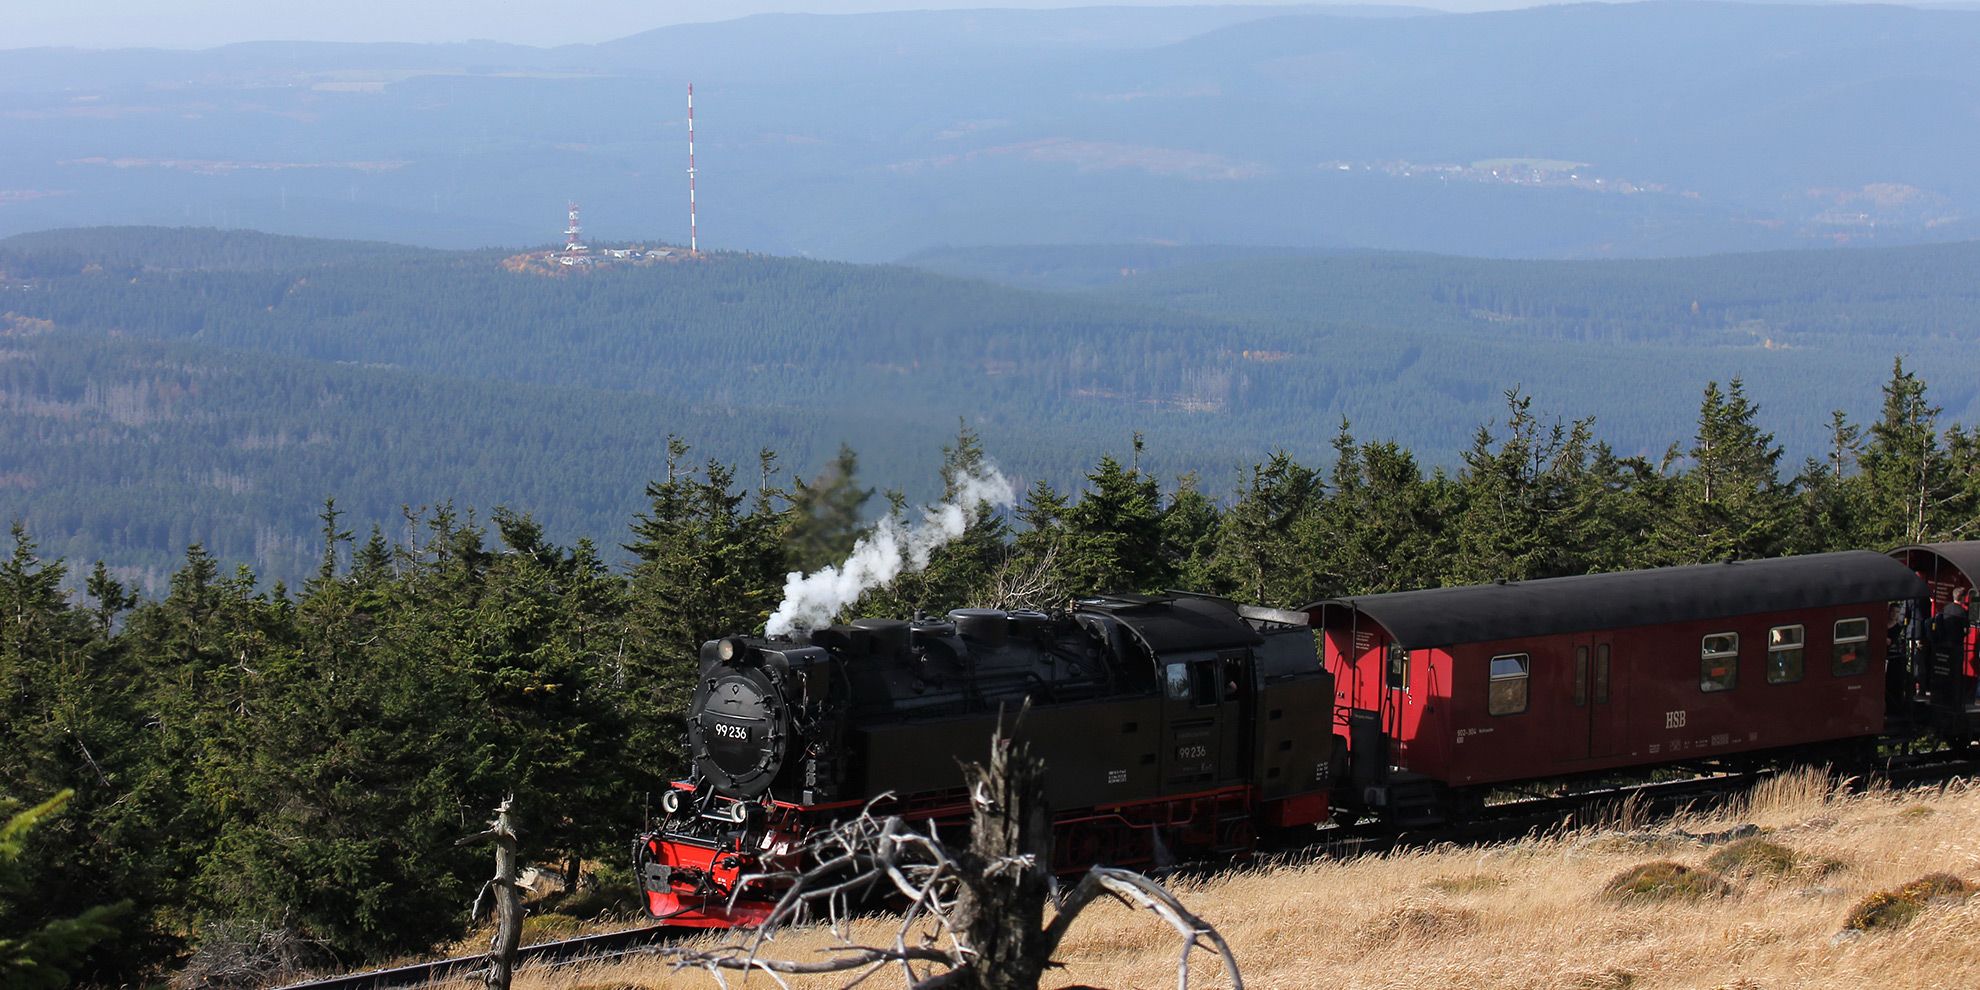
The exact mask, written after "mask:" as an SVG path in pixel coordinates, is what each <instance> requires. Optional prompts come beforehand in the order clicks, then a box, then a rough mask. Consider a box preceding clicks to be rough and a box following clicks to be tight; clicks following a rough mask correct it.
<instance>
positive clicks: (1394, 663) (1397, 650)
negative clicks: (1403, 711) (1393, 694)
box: [1389, 643, 1409, 691]
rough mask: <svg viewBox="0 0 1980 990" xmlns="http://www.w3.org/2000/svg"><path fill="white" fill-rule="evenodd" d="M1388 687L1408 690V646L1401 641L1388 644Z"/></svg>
mask: <svg viewBox="0 0 1980 990" xmlns="http://www.w3.org/2000/svg"><path fill="white" fill-rule="evenodd" d="M1389 689H1390V690H1392V691H1407V690H1409V648H1408V647H1406V646H1404V645H1402V644H1401V643H1390V644H1389Z"/></svg>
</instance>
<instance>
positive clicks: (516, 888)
mask: <svg viewBox="0 0 1980 990" xmlns="http://www.w3.org/2000/svg"><path fill="white" fill-rule="evenodd" d="M514 800H515V797H514V796H510V797H507V798H504V799H503V800H502V803H501V804H500V805H499V806H497V807H496V809H495V820H494V821H492V822H489V823H488V831H486V832H482V833H480V834H478V835H470V836H468V837H467V838H465V839H462V840H461V841H459V842H456V843H454V844H455V845H457V846H465V845H467V844H469V843H473V842H481V841H483V840H491V841H493V842H494V843H495V877H494V879H491V880H489V881H488V883H487V884H485V885H483V886H482V888H481V893H482V895H483V896H486V895H487V894H488V892H489V891H491V890H492V891H494V893H495V937H494V939H493V940H492V941H490V943H489V946H488V973H487V975H486V976H484V977H483V978H482V979H483V980H484V982H486V983H487V984H488V988H489V990H509V980H510V979H512V978H513V977H514V976H515V971H516V947H517V946H519V945H521V944H522V922H523V909H522V885H521V884H518V883H517V882H516V850H517V842H516V831H515V829H514V828H513V827H512V826H511V825H510V824H509V804H510V803H511V802H513V801H514ZM474 917H477V918H479V917H481V897H476V898H475V899H474Z"/></svg>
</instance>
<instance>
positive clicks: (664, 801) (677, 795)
mask: <svg viewBox="0 0 1980 990" xmlns="http://www.w3.org/2000/svg"><path fill="white" fill-rule="evenodd" d="M660 810H661V811H664V812H666V813H667V814H670V815H671V814H674V813H676V812H678V811H680V810H681V792H680V791H668V792H667V793H665V794H662V795H660Z"/></svg>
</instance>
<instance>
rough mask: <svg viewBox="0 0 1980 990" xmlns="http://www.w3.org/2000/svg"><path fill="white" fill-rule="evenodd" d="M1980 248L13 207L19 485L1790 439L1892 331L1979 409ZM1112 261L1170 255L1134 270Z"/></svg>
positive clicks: (227, 508)
mask: <svg viewBox="0 0 1980 990" xmlns="http://www.w3.org/2000/svg"><path fill="white" fill-rule="evenodd" d="M1123 252H1126V254H1123ZM1976 256H1980V248H1977V247H1976V246H1975V245H1972V244H1959V245H1945V246H1929V247H1917V248H1906V249H1894V250H1876V251H1861V252H1848V253H1839V252H1828V253H1819V252H1795V253H1782V254H1768V255H1753V256H1744V257H1730V258H1722V259H1714V260H1712V261H1710V262H1659V261H1648V262H1600V263H1575V264H1565V263H1557V262H1480V261H1474V260H1467V259H1453V258H1439V257H1431V256H1421V255H1408V256H1397V255H1386V254H1330V255H1318V256H1297V255H1295V256H1291V257H1286V256H1274V255H1272V254H1270V253H1262V254H1261V253H1259V252H1255V251H1244V250H1223V251H1207V252H1194V251H1175V252H1151V251H1150V249H1147V248H1127V249H1121V248H1059V249H1036V250H1018V249H1008V250H1005V251H1002V252H997V251H991V250H988V249H978V250H976V251H973V252H960V253H956V254H953V255H951V256H949V257H948V258H947V259H946V260H945V259H943V258H942V257H938V256H930V257H929V258H927V259H924V263H927V264H938V263H940V264H945V265H947V267H949V268H950V269H951V270H952V271H957V272H962V271H969V272H973V273H978V274H996V273H997V272H999V271H1007V270H1009V269H1012V268H1016V267H1020V266H1022V265H1032V266H1035V267H1036V268H1037V269H1038V270H1039V271H1041V272H1043V273H1044V274H1043V275H1039V276H1034V277H1037V278H1040V279H1041V280H1042V281H1043V282H1044V283H1046V284H1053V285H1063V284H1072V283H1091V282H1093V280H1094V276H1093V273H1094V272H1096V271H1099V270H1101V269H1102V268H1103V267H1106V266H1113V267H1114V270H1115V272H1116V274H1115V275H1114V277H1113V279H1114V280H1113V283H1107V284H1101V285H1099V286H1098V287H1088V288H1084V289H1076V290H1072V291H1045V290H1041V289H1033V288H1027V289H1020V288H1015V287H1008V286H1000V285H995V284H992V283H991V282H988V281H981V280H977V279H964V278H959V277H956V276H954V275H936V274H931V273H928V272H923V271H917V270H914V269H910V268H904V267H894V266H860V265H850V264H844V263H833V262H818V261H808V260H802V259H789V258H774V257H762V256H748V255H739V254H718V255H714V256H711V257H709V258H707V259H705V260H703V261H699V262H680V261H675V262H669V263H661V264H655V265H651V266H647V267H627V268H618V269H601V270H597V271H592V272H589V273H586V274H574V275H566V276H562V277H558V276H546V275H541V274H534V273H530V272H521V271H513V270H510V269H509V268H506V267H505V266H504V260H505V254H504V253H503V252H495V251H474V252H447V251H433V250H426V249H416V248H401V247H395V246H391V245H380V244H370V243H353V242H331V241H310V240H299V239H293V238H285V237H276V236H271V235H266V234H251V233H240V232H228V233H223V232H216V231H200V230H161V229H153V228H115V229H97V230H72V231H53V232H48V233H44V234H35V235H23V236H18V237H14V238H11V239H7V240H5V241H0V274H4V278H0V314H4V317H0V518H6V519H10V520H11V519H15V518H20V519H24V520H25V521H26V522H27V523H28V525H29V526H30V527H31V529H32V530H33V532H34V533H35V535H36V537H37V538H38V539H39V540H41V541H42V542H43V545H44V548H45V549H47V550H48V551H49V552H51V554H58V555H62V556H67V557H69V558H71V559H74V560H81V561H88V560H93V559H96V558H98V557H103V558H106V559H108V560H110V561H111V562H112V563H113V564H116V565H117V566H119V567H121V568H124V569H125V570H126V571H127V572H129V573H135V574H138V575H141V576H148V577H150V578H154V579H155V578H157V577H159V576H161V575H163V574H164V573H166V571H167V570H168V569H169V567H170V566H171V563H172V561H173V560H174V559H176V558H177V557H178V555H179V554H180V553H181V552H182V551H183V549H184V546H185V544H186V543H189V542H192V541H195V540H196V541H200V542H203V543H205V544H206V545H207V546H208V547H209V548H211V549H212V550H213V551H214V552H215V553H216V554H218V555H220V556H221V557H222V558H223V559H227V560H239V561H245V562H252V563H253V564H255V565H256V567H257V568H258V569H259V570H260V571H261V572H262V573H263V574H264V575H265V576H269V577H285V578H294V577H297V576H299V575H302V574H306V573H308V572H309V571H310V570H311V567H312V564H313V561H314V559H315V554H316V550H315V548H316V546H317V538H316V533H317V529H318V524H317V522H316V521H315V518H314V517H315V514H316V512H317V511H319V510H320V508H321V505H322V500H323V498H324V497H325V496H335V497H337V499H338V500H339V504H340V505H341V506H343V507H344V508H345V509H346V510H348V511H349V512H350V513H351V515H350V516H348V517H347V519H346V524H347V525H355V526H356V527H358V529H359V531H360V532H362V531H363V530H364V528H366V527H368V526H369V525H371V524H374V523H376V524H380V525H383V526H385V527H387V528H388V530H393V531H397V530H398V529H399V528H402V527H403V525H404V523H403V520H402V519H401V518H400V515H399V511H398V510H399V507H400V506H401V505H403V504H413V505H420V504H430V503H435V502H441V501H452V502H454V503H455V504H456V506H457V507H458V508H460V509H462V510H466V509H468V508H471V507H472V508H475V509H478V510H479V511H481V512H482V513H483V514H484V516H485V514H486V513H487V512H488V511H489V510H492V509H493V508H494V507H496V506H498V505H507V506H509V507H511V508H513V509H516V510H520V511H528V512H531V513H533V514H535V515H536V516H537V517H538V518H539V520H540V521H542V522H543V523H544V524H545V525H546V527H547V529H548V531H549V532H550V534H551V535H552V536H553V537H554V538H557V539H561V540H565V541H569V540H574V539H576V538H578V537H580V536H588V537H591V538H593V539H594V540H595V541H597V542H598V543H599V544H601V545H602V546H603V547H604V548H606V549H607V551H610V550H611V548H612V547H613V546H614V545H615V544H616V543H617V542H618V541H619V540H620V539H622V538H623V534H624V533H625V532H626V527H627V526H628V525H629V524H630V522H631V521H632V518H633V516H634V514H635V513H636V512H638V511H640V509H641V508H642V507H643V494H642V490H643V486H644V484H645V482H647V481H649V480H651V479H653V478H656V477H659V476H661V475H662V474H664V471H665V444H666V437H667V436H668V435H669V434H677V435H679V436H681V437H683V438H685V439H687V440H688V441H689V442H691V443H693V444H694V445H695V446H696V450H695V452H694V454H693V455H692V457H693V458H694V459H695V460H697V461H698V460H699V459H700V458H702V457H704V456H714V457H718V458H721V459H723V460H725V461H728V462H731V463H737V464H739V465H741V468H742V471H743V475H742V480H743V481H744V482H745V483H747V484H749V485H751V486H752V487H753V486H754V485H755V484H756V482H757V480H758V479H757V478H756V476H755V471H754V469H753V467H752V464H753V460H754V457H755V454H756V452H757V451H759V450H761V449H763V448H765V447H768V448H770V449H773V450H775V451H777V452H778V453H779V454H781V455H782V458H783V459H782V461H781V467H780V468H779V471H778V473H777V474H776V475H774V476H773V477H772V478H771V480H772V481H773V482H787V481H788V480H789V478H790V477H791V475H793V474H795V475H799V476H809V475H810V474H812V473H813V472H815V471H817V470H818V469H819V468H820V467H822V466H823V464H824V463H825V462H826V461H827V460H828V459H829V458H830V457H831V456H832V454H833V453H834V452H835V451H836V450H837V448H838V446H839V444H841V443H849V444H851V445H852V446H853V447H854V448H855V449H856V450H857V451H858V452H859V454H860V455H861V466H862V472H861V473H862V478H863V480H864V482H865V483H866V484H871V485H876V486H879V487H897V488H900V489H903V490H904V491H906V493H907V494H908V495H909V496H910V497H911V498H924V497H928V496H931V495H932V494H933V486H934V485H935V484H936V476H935V466H936V465H937V463H938V462H939V448H940V446H941V445H942V444H943V443H944V442H946V441H949V440H952V439H953V437H954V436H955V433H956V430H957V428H958V424H959V423H961V422H966V423H967V424H968V425H969V426H970V427H971V428H972V429H974V430H976V431H978V432H979V433H980V434H981V436H982V438H983V442H984V446H985V448H986V449H987V450H988V451H989V453H990V454H991V456H992V457H993V458H994V459H995V460H996V461H997V462H998V463H999V464H1000V465H1002V466H1003V467H1004V468H1005V469H1006V470H1007V471H1008V472H1010V473H1011V474H1012V475H1013V476H1014V477H1016V478H1017V479H1019V480H1020V482H1021V483H1022V484H1028V483H1029V481H1031V480H1033V479H1046V480H1050V481H1051V482H1053V483H1054V484H1055V485H1058V486H1060V487H1061V488H1062V489H1065V488H1072V487H1076V486H1077V484H1078V483H1079V481H1080V478H1081V476H1082V475H1083V474H1084V472H1086V471H1087V470H1090V469H1091V468H1092V467H1093V465H1094V464H1095V463H1096V461H1097V460H1098V458H1099V456H1100V455H1101V454H1103V453H1108V452H1113V453H1115V454H1117V455H1120V456H1123V457H1125V456H1127V454H1128V448H1129V442H1130V438H1131V437H1132V435H1133V434H1135V433H1137V432H1139V433H1142V434H1144V435H1146V437H1147V449H1146V452H1145V453H1144V455H1143V456H1142V458H1141V464H1142V466H1143V467H1144V468H1147V469H1149V470H1151V471H1153V472H1155V473H1156V474H1157V475H1159V476H1162V477H1165V478H1173V477H1175V476H1176V475H1178V474H1180V473H1182V472H1185V471H1194V472H1197V473H1198V474H1199V476H1200V477H1201V485H1202V487H1203V488H1204V490H1205V491H1207V492H1209V493H1210V494H1212V495H1216V496H1222V495H1225V494H1227V493H1228V492H1230V491H1231V490H1232V488H1233V487H1234V485H1235V482H1236V479H1237V477H1238V475H1239V472H1240V471H1241V470H1242V469H1243V468H1245V467H1246V466H1248V465H1250V464H1252V463H1255V462H1256V461H1257V460H1259V459H1260V458H1262V457H1263V456H1265V455H1266V454H1267V453H1269V452H1270V451H1271V450H1274V449H1285V450H1287V451H1290V452H1291V453H1293V454H1294V455H1295V456H1297V457H1298V458H1299V459H1301V460H1302V461H1304V462H1306V463H1308V464H1312V465H1316V466H1320V465H1325V464H1327V463H1329V462H1330V459H1331V454H1330V452H1329V444H1330V443H1331V441H1332V439H1333V437H1334V434H1335V431H1336V430H1337V428H1338V427H1339V425H1340V423H1341V420H1342V419H1343V417H1345V418H1348V419H1350V420H1351V421H1352V423H1353V428H1354V431H1355V433H1356V434H1357V435H1358V436H1361V437H1364V438H1378V439H1393V440H1396V441H1399V442H1401V443H1402V444H1404V445H1405V446H1407V447H1409V448H1411V449H1413V450H1414V451H1415V452H1416V454H1417V456H1418V457H1419V458H1420V459H1421V461H1422V462H1423V463H1424V464H1426V465H1431V466H1436V465H1442V466H1453V465H1455V464H1456V463H1457V461H1458V453H1459V452H1460V451H1461V450H1462V449H1463V448H1464V447H1465V446H1466V445H1467V444H1469V442H1470V441H1471V438H1472V434H1473V432H1474V431H1475V430H1476V429H1477V428H1478V427H1479V426H1481V425H1484V424H1488V423H1491V422H1494V421H1496V420H1500V419H1502V418H1503V411H1504V403H1503V397H1502V393H1503V392H1504V390H1505V389H1507V388H1511V387H1514V386H1522V387H1524V389H1525V390H1526V391H1527V392H1528V393H1530V394H1532V395H1533V396H1534V397H1535V400H1536V408H1537V409H1539V410H1541V411H1544V412H1545V413H1547V414H1549V415H1556V414H1558V415H1565V416H1569V417H1581V416H1591V415H1592V416H1595V417H1597V425H1596V432H1597V434H1598V436H1600V437H1601V438H1602V439H1604V440H1607V441H1609V442H1611V443H1613V444H1615V445H1616V446H1617V448H1618V449H1619V450H1621V451H1622V452H1623V453H1633V454H1643V455H1646V456H1650V457H1652V458H1655V457H1657V456H1660V455H1661V454H1662V452H1663V451H1664V450H1665V449H1666V448H1667V447H1668V446H1670V445H1671V444H1673V443H1677V442H1684V441H1688V439H1689V437H1690V436H1691V434H1692V429H1693V425H1694V420H1695V416H1696V410H1697V403H1698V397H1699V393H1700V391H1701V390H1702V389H1703V387H1704V384H1705V383H1706V382H1707V381H1711V380H1718V381H1725V380H1727V379H1729V378H1730V377H1732V376H1734V375H1744V376H1745V378H1746V380H1747V382H1748V384H1749V389H1748V392H1749V394H1750V395H1752V396H1753V397H1754V398H1755V399H1756V400H1757V401H1758V402H1759V403H1760V405H1761V413H1762V415H1761V418H1762V424H1763V426H1764V427H1765V428H1767V429H1769V430H1772V431H1774V432H1776V433H1777V434H1778V435H1779V437H1780V439H1781V440H1782V441H1783V442H1784V443H1785V444H1786V445H1787V447H1788V450H1789V456H1788V459H1787V462H1786V463H1787V464H1788V465H1790V466H1789V468H1788V470H1790V471H1791V470H1792V467H1791V466H1792V465H1793V464H1797V463H1799V461H1800V459H1801V458H1802V457H1803V456H1804V455H1809V454H1814V453H1816V452H1818V451H1819V450H1820V449H1821V447H1822V444H1823V442H1824V436H1825V434H1824V432H1823V430H1824V426H1825V423H1826V421H1827V418H1828V414H1829V412H1830V410H1832V409H1837V408H1841V409H1844V410H1846V411H1848V412H1849V413H1850V414H1851V415H1852V416H1853V417H1854V418H1856V419H1858V420H1859V421H1861V420H1865V419H1868V418H1872V417H1874V416H1875V415H1876V412H1877V409H1878V401H1879V400H1878V388H1879V386H1880V385H1881V384H1882V382H1883V381H1884V380H1885V378H1886V377H1887V376H1888V374H1889V370H1890V361H1891V358H1892V355H1893V354H1896V353H1902V354H1904V355H1906V360H1907V362H1908V364H1909V366H1910V367H1912V368H1914V369H1916V370H1919V371H1921V372H1922V373H1923V375H1924V377H1925V379H1926V381H1927V382H1928V383H1929V384H1930V386H1931V388H1932V397H1933V399H1934V401H1935V402H1937V403H1938V404H1940V405H1942V406H1943V407H1944V408H1945V415H1946V418H1947V420H1948V421H1952V420H1958V421H1962V422H1966V423H1973V422H1976V421H1980V363H1976V362H1974V361H1972V360H1971V358H1970V355H1971V353H1972V349H1973V347H1974V345H1975V340H1974V331H1973V329H1972V328H1974V327H1980V298H1976V292H1975V290H1974V289H1973V287H1972V286H1971V283H1970V280H1966V279H1963V278H1961V277H1959V273H1961V272H1964V271H1970V270H1971V265H1972V263H1973V261H1974V259H1975V258H1976ZM1124 257H1126V258H1129V259H1144V262H1143V263H1144V264H1147V267H1148V268H1150V269H1151V270H1149V271H1146V272H1145V273H1143V274H1137V275H1131V276H1129V277H1127V278H1125V279H1123V278H1122V277H1121V276H1120V275H1119V274H1118V272H1119V268H1120V267H1121V259H1122V258H1124ZM1150 258H1155V259H1158V260H1161V259H1164V258H1166V260H1167V261H1169V262H1173V264H1171V265H1170V266H1169V267H1168V268H1167V270H1152V269H1157V268H1160V267H1162V266H1161V265H1160V264H1154V263H1148V262H1147V261H1146V259H1150ZM1205 259H1207V260H1205ZM1845 261H1846V262H1847V264H1846V265H1844V264H1843V262H1845ZM1054 272H1065V273H1070V274H1053V273H1054ZM1103 281H1104V280H1103ZM1691 300H1695V301H1696V302H1697V303H1698V308H1697V310H1696V312H1693V311H1692V308H1691V305H1690V301H1691ZM1211 314H1219V315H1211Z"/></svg>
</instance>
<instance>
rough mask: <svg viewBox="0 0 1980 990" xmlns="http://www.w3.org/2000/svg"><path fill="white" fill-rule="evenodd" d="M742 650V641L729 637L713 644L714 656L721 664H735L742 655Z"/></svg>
mask: <svg viewBox="0 0 1980 990" xmlns="http://www.w3.org/2000/svg"><path fill="white" fill-rule="evenodd" d="M744 648H745V647H744V646H743V641H742V640H740V639H738V638H736V637H734V636H730V637H729V638H727V639H724V640H722V641H721V642H719V643H716V644H715V656H716V658H717V659H719V660H721V661H722V662H723V663H735V662H736V659H737V658H738V657H740V656H742V655H743V650H744Z"/></svg>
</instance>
